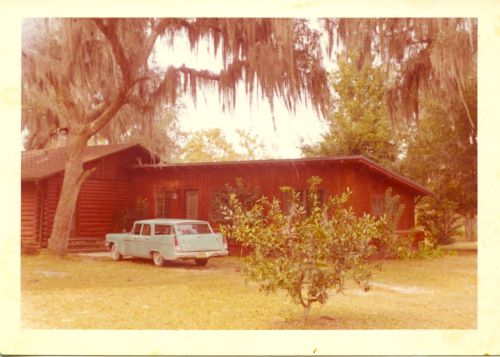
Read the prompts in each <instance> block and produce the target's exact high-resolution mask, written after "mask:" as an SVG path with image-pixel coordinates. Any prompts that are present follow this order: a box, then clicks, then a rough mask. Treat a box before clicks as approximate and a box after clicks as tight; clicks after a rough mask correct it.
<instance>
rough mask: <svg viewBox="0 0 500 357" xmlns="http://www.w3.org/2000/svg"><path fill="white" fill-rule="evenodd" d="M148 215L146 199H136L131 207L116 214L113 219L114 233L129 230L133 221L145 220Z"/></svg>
mask: <svg viewBox="0 0 500 357" xmlns="http://www.w3.org/2000/svg"><path fill="white" fill-rule="evenodd" d="M148 213H149V201H148V199H147V198H141V197H137V198H136V199H135V201H134V204H133V205H132V206H130V207H127V208H122V209H120V210H118V211H117V212H116V214H115V216H114V219H113V221H114V231H115V232H122V231H123V230H126V231H128V230H130V229H131V228H132V225H133V224H134V222H135V221H137V220H139V219H145V218H147V215H148Z"/></svg>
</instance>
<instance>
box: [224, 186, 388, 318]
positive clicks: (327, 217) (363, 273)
mask: <svg viewBox="0 0 500 357" xmlns="http://www.w3.org/2000/svg"><path fill="white" fill-rule="evenodd" d="M319 183H320V179H319V178H317V177H313V178H311V179H310V180H309V187H310V188H309V191H308V193H307V200H308V209H307V214H306V207H305V205H304V203H303V202H301V200H300V198H299V194H298V193H297V192H295V191H294V190H293V189H291V188H282V190H283V191H285V192H287V193H288V194H289V195H290V198H291V200H290V201H291V204H290V207H289V211H288V212H284V211H283V210H282V208H281V205H280V202H279V201H278V200H277V199H276V198H274V199H273V200H269V199H268V198H266V197H262V198H261V199H259V200H258V201H257V202H256V204H255V205H253V206H252V207H251V208H250V209H245V208H244V207H243V205H242V203H241V202H240V201H239V200H238V199H237V197H236V195H234V194H233V195H231V198H230V202H229V205H228V206H227V207H226V209H225V213H226V216H227V217H228V218H230V221H231V223H230V224H228V225H226V226H223V227H222V228H223V232H224V234H227V235H230V236H232V237H235V238H236V239H237V240H238V241H240V242H242V243H243V244H244V245H246V246H248V247H249V248H251V249H250V254H249V255H248V256H247V257H246V266H245V274H246V276H247V277H248V278H249V279H250V280H254V281H257V282H258V283H259V284H260V287H261V289H262V290H263V291H265V292H268V293H272V292H275V291H276V290H278V289H283V290H285V291H287V292H288V294H289V295H290V297H291V298H292V299H293V301H294V302H295V303H297V304H301V305H302V306H303V307H304V315H303V318H304V320H307V318H308V316H309V312H310V309H311V305H312V304H313V303H315V302H319V303H321V304H323V303H325V302H326V301H327V300H328V297H329V292H330V290H334V291H335V292H336V293H340V292H341V291H342V290H343V289H344V283H345V280H346V278H347V277H348V276H351V277H352V278H354V280H355V281H356V282H357V283H358V284H359V285H360V286H361V287H363V288H364V289H365V290H368V288H369V285H368V280H369V278H370V275H371V272H370V270H369V268H368V265H367V258H368V257H369V256H370V255H371V254H372V253H373V249H374V248H373V246H372V245H371V244H370V240H371V238H372V237H375V236H377V234H378V224H377V222H376V220H374V219H373V218H372V217H370V216H368V215H364V216H362V217H357V216H356V214H355V213H354V211H353V210H352V209H351V208H350V207H348V206H347V202H348V199H349V195H350V193H349V192H346V193H344V194H342V195H339V196H334V197H331V198H330V199H328V200H327V201H326V202H325V203H324V204H322V203H321V202H319V199H318V193H317V187H318V185H319Z"/></svg>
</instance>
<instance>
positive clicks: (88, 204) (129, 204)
mask: <svg viewBox="0 0 500 357" xmlns="http://www.w3.org/2000/svg"><path fill="white" fill-rule="evenodd" d="M65 158H66V150H65V148H64V147H61V148H56V149H44V150H31V151H24V152H22V165H21V246H22V247H31V248H35V249H36V248H46V247H47V245H48V238H49V237H50V232H51V229H52V223H53V220H54V214H55V211H56V208H57V202H58V199H59V193H60V188H61V184H62V179H63V175H64V160H65ZM84 162H85V163H84V167H85V168H86V169H89V168H96V170H95V172H94V173H93V174H92V175H91V176H90V177H89V178H88V179H87V180H86V181H85V182H84V183H83V184H82V187H81V190H80V193H79V196H78V201H77V205H76V209H75V213H74V218H73V222H72V228H71V232H70V240H69V242H68V250H69V251H70V252H88V251H100V250H104V249H105V246H104V236H105V234H106V233H110V232H113V231H120V230H121V229H123V224H122V226H120V222H121V223H123V222H124V220H123V218H124V215H126V214H127V212H128V211H127V210H130V209H132V208H133V207H134V205H136V204H137V202H143V203H145V205H144V206H143V211H142V213H141V214H142V215H143V217H136V218H154V217H166V218H190V219H202V220H209V221H212V222H211V223H212V224H214V223H217V222H214V221H213V220H214V219H213V217H214V216H213V213H214V212H213V207H214V205H213V202H214V199H215V198H216V197H217V196H218V195H220V193H221V192H222V191H224V190H225V189H226V184H234V182H235V180H236V179H237V178H241V179H243V180H244V182H245V183H246V185H247V186H248V187H252V188H255V190H258V192H260V193H261V194H263V195H265V196H267V197H276V198H278V199H279V200H280V201H281V203H282V207H283V209H285V210H286V205H287V198H286V196H285V194H284V193H283V192H282V191H281V190H280V188H281V187H283V186H290V187H293V188H294V189H295V190H296V191H298V192H299V193H303V192H305V190H306V188H307V181H308V179H309V178H310V177H311V176H318V177H320V178H321V179H322V183H321V186H320V187H319V191H320V193H321V195H320V196H321V197H323V198H326V197H328V196H331V195H335V194H340V193H342V192H344V191H345V190H346V189H347V188H349V189H350V191H351V192H352V195H351V198H350V203H351V205H352V207H353V209H354V210H355V211H356V213H358V214H363V213H370V214H375V215H377V214H381V213H382V211H383V202H384V194H385V191H386V190H387V189H388V188H389V187H391V188H392V191H393V194H395V195H399V196H400V198H401V202H402V203H403V204H404V205H405V210H404V212H403V215H402V217H401V220H400V222H399V227H398V229H399V230H400V232H401V233H402V234H404V233H405V232H408V231H410V230H411V229H412V228H414V225H415V215H414V210H415V203H416V201H417V200H418V199H419V198H420V197H422V196H426V195H432V193H431V192H430V191H429V190H427V189H426V188H425V187H423V186H421V185H419V184H417V183H415V182H413V181H411V180H409V179H408V178H405V177H403V176H402V175H400V174H398V173H396V172H393V171H391V170H388V169H386V168H384V167H382V166H381V165H379V164H377V163H376V162H373V161H372V160H369V159H367V158H365V157H363V156H335V157H318V158H302V159H274V160H253V161H232V162H209V163H182V164H175V163H168V164H165V163H160V160H159V158H158V157H157V156H156V155H154V154H152V153H150V152H149V151H148V150H147V149H146V148H144V147H143V146H141V145H139V144H122V145H100V146H89V147H87V148H86V151H85V160H84ZM215 226H216V224H215ZM128 228H130V227H128Z"/></svg>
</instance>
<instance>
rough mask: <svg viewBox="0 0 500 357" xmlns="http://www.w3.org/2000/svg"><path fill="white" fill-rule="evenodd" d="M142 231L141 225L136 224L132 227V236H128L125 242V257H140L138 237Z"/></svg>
mask: <svg viewBox="0 0 500 357" xmlns="http://www.w3.org/2000/svg"><path fill="white" fill-rule="evenodd" d="M141 229H142V224H141V223H134V226H133V227H132V232H130V234H127V236H126V237H125V239H124V240H123V243H124V244H123V248H124V251H123V254H124V255H132V256H138V255H137V240H136V237H138V236H139V235H140V234H141Z"/></svg>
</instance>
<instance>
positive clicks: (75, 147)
mask: <svg viewBox="0 0 500 357" xmlns="http://www.w3.org/2000/svg"><path fill="white" fill-rule="evenodd" d="M68 141H69V142H68V158H67V160H66V164H65V166H64V179H63V183H62V188H61V193H60V195H59V201H58V203H57V209H56V213H55V217H54V225H53V226H52V233H51V235H50V239H49V242H48V243H49V246H48V248H49V250H50V251H52V252H55V253H57V254H59V255H61V256H62V255H65V254H66V250H67V246H68V238H69V234H70V229H71V221H72V219H73V215H74V212H75V206H76V200H77V198H78V194H79V192H80V187H81V184H82V182H83V180H84V179H85V177H86V175H85V172H84V170H83V152H84V149H85V147H86V143H87V140H86V139H85V138H84V137H82V136H80V137H79V136H78V135H75V136H73V137H72V136H71V134H70V137H69V140H68Z"/></svg>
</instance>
